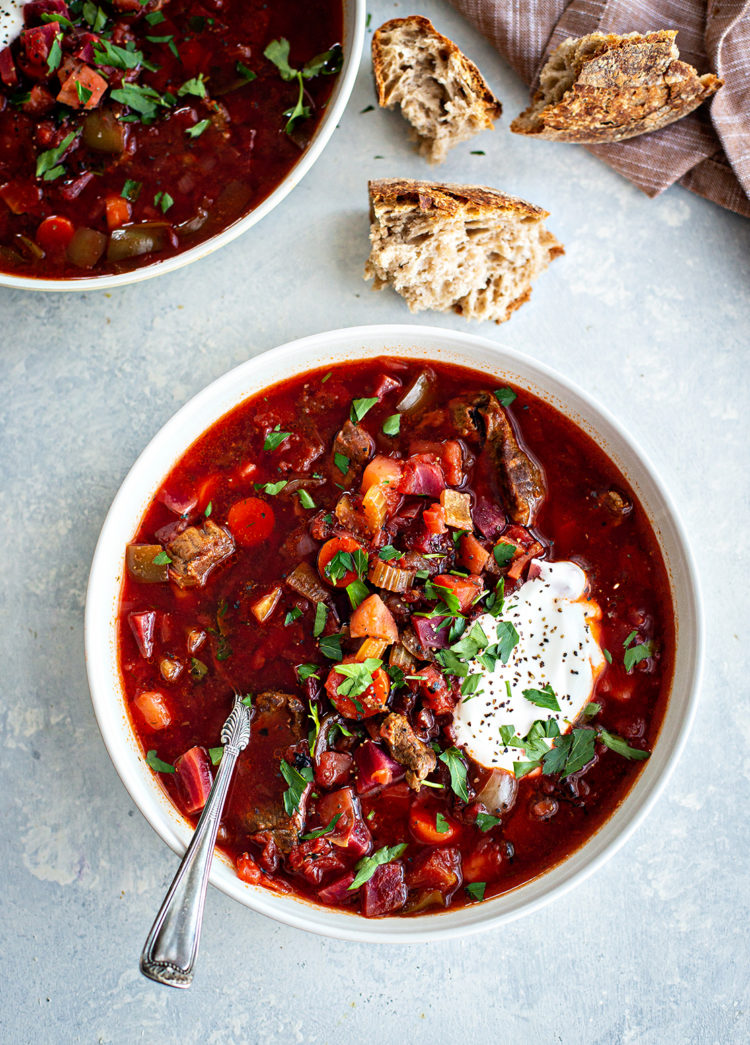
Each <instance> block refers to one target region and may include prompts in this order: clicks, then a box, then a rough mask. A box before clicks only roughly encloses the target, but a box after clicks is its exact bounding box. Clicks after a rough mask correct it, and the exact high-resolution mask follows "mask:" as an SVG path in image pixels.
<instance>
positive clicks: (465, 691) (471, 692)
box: [461, 675, 482, 703]
mask: <svg viewBox="0 0 750 1045" xmlns="http://www.w3.org/2000/svg"><path fill="white" fill-rule="evenodd" d="M481 681H482V676H481V675H467V676H466V678H465V679H464V680H463V682H462V683H461V696H462V697H463V698H464V703H465V702H466V701H467V700H471V698H472V697H476V696H478V695H479V694H480V693H481V692H482V690H480V688H479V683H480V682H481Z"/></svg>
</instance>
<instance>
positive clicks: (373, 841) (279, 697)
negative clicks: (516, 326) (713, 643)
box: [86, 325, 701, 942]
mask: <svg viewBox="0 0 750 1045" xmlns="http://www.w3.org/2000/svg"><path fill="white" fill-rule="evenodd" d="M86 656H87V666H88V674H89V682H90V688H91V693H92V699H93V703H94V709H95V713H96V716H97V719H98V722H99V726H100V729H101V732H102V735H103V737H104V741H105V743H106V745H107V748H108V750H109V753H110V755H111V757H112V759H113V761H114V763H115V766H116V768H117V770H118V772H119V774H120V777H121V778H122V780H123V783H124V784H125V786H126V788H127V789H128V791H129V792H130V795H131V796H132V798H133V800H134V801H135V802H136V804H137V805H138V806H139V808H140V809H141V811H142V812H143V813H144V815H145V816H146V818H147V819H148V820H149V822H150V823H151V824H152V826H153V827H154V828H155V830H156V831H157V833H158V834H159V835H160V837H161V838H162V839H163V840H164V841H165V842H166V843H167V844H168V845H169V846H170V847H171V848H172V849H173V850H175V852H178V853H179V852H182V851H183V850H184V849H185V847H186V845H187V843H188V841H189V838H190V833H191V830H192V829H193V826H194V824H195V823H196V820H197V817H198V816H199V815H200V811H201V809H202V806H203V804H204V802H205V800H206V796H207V794H208V790H209V788H210V786H211V782H212V780H213V776H214V774H215V773H216V767H217V765H218V763H219V762H220V760H221V757H222V749H221V745H220V740H219V736H220V731H221V726H222V723H223V721H224V719H225V718H226V715H227V713H228V710H229V709H230V708H231V706H232V701H233V699H234V694H235V693H236V694H240V695H241V696H242V698H243V700H244V701H245V702H246V703H247V705H248V706H249V707H250V708H251V709H252V715H253V720H252V734H251V739H250V743H249V744H248V747H247V749H246V750H245V751H244V752H242V754H241V755H240V758H239V762H238V766H237V770H236V775H235V778H234V782H233V785H232V790H231V791H230V794H229V799H228V802H227V806H226V809H225V813H224V817H223V820H222V825H221V829H220V834H219V843H218V848H217V853H216V857H215V860H214V865H213V869H212V881H213V883H214V884H215V885H216V886H217V887H218V888H220V889H222V890H223V891H224V892H225V893H227V895H229V896H231V897H233V898H234V899H236V900H239V901H240V902H241V903H243V904H245V905H247V906H248V907H250V908H252V909H253V910H255V911H259V912H261V913H263V914H266V915H269V916H271V917H273V918H276V919H278V920H279V921H282V922H285V923H287V924H289V925H294V926H297V927H299V928H303V929H307V930H310V931H313V932H317V933H322V934H325V935H330V936H334V937H340V938H345V939H356V940H372V941H390V942H397V941H412V940H425V939H431V938H435V937H440V936H452V935H462V934H465V933H469V932H473V931H476V930H479V929H484V928H488V927H492V926H497V925H499V924H501V923H503V922H505V921H508V920H510V919H512V918H515V917H517V916H518V915H520V914H522V913H525V912H529V911H531V910H534V909H536V908H538V907H539V906H540V905H542V904H543V903H546V902H548V901H549V900H551V899H552V898H553V897H558V896H560V895H561V894H562V893H564V892H565V891H566V890H567V889H569V888H570V887H571V886H573V885H574V884H575V883H577V882H580V880H581V879H582V878H583V877H585V876H586V875H588V874H589V873H590V872H592V871H593V870H594V869H595V868H597V867H599V866H600V865H601V864H602V863H604V861H605V860H606V858H607V857H608V856H610V855H611V854H612V853H613V852H614V851H615V850H616V849H617V848H618V846H619V845H621V844H622V843H623V842H624V841H625V839H626V838H627V837H628V835H629V834H630V833H631V832H632V830H633V829H634V828H635V826H636V824H637V823H638V822H639V820H640V819H641V818H642V817H643V816H644V815H645V813H646V812H647V810H648V809H649V808H650V806H651V805H652V804H653V803H654V801H655V799H656V797H657V795H658V793H659V790H660V789H661V787H662V786H663V785H664V783H665V781H666V779H667V776H668V774H669V772H670V770H671V768H672V767H673V765H674V763H675V761H676V759H677V757H678V755H679V752H680V749H681V747H682V745H683V742H684V740H685V737H686V733H687V730H688V728H689V724H690V720H691V717H692V713H693V709H694V702H695V695H696V686H697V682H698V678H699V672H700V656H701V619H700V611H699V601H698V591H697V585H696V579H695V570H694V567H693V564H692V560H691V555H690V552H689V549H688V545H687V542H686V539H685V536H684V533H683V530H682V527H681V525H680V522H679V520H678V518H677V516H676V514H675V510H674V508H673V506H672V503H671V501H670V499H669V496H668V494H667V492H666V491H665V489H664V487H663V485H662V483H661V482H660V480H659V479H658V477H657V476H656V474H655V472H654V469H653V467H652V466H651V464H650V463H649V461H648V459H647V458H646V456H645V455H644V453H643V452H642V451H641V450H640V449H639V448H638V447H637V445H636V444H635V442H634V441H633V439H632V438H631V437H630V435H628V434H627V433H626V432H625V431H624V430H623V429H622V428H621V427H620V425H619V424H618V423H617V422H616V421H615V420H614V418H613V417H612V416H611V415H610V414H609V413H608V412H607V411H606V410H605V409H603V408H602V407H600V406H598V405H597V404H596V403H595V402H594V401H593V400H592V399H591V398H590V397H589V396H588V395H587V394H586V393H584V392H583V391H581V390H580V389H578V388H576V387H575V386H574V385H573V384H572V383H570V382H569V381H568V380H567V379H565V378H563V377H561V376H560V375H558V374H556V373H554V372H553V371H551V370H549V369H548V368H547V367H545V366H543V365H542V364H540V363H538V362H536V361H534V360H532V359H530V358H528V357H526V356H524V355H522V354H520V353H518V352H516V351H514V350H512V349H509V348H503V347H500V346H498V345H497V344H496V343H494V342H492V341H489V340H485V339H483V338H479V337H474V336H469V335H466V334H462V333H454V332H451V331H448V330H442V329H439V328H431V327H420V326H410V325H400V326H371V327H359V328H351V329H345V330H338V331H333V332H328V333H324V334H317V335H314V336H312V337H307V338H304V339H302V340H299V341H295V342H292V343H290V344H288V345H285V346H283V347H280V348H276V349H274V350H273V351H270V352H266V353H264V354H262V355H260V356H258V357H256V358H254V359H251V360H249V361H248V362H246V363H244V364H242V365H241V366H239V367H237V368H236V369H235V370H232V371H231V372H230V373H228V374H226V375H224V376H223V377H221V378H219V379H218V380H217V381H215V382H214V383H213V384H211V385H210V386H209V387H208V388H206V389H205V390H203V391H202V392H200V393H199V394H198V395H197V396H196V397H195V398H194V399H192V400H191V401H190V402H189V403H187V405H186V406H184V407H183V408H182V409H181V410H180V411H178V413H177V414H176V415H175V416H174V417H173V418H172V420H171V421H169V422H168V423H167V424H166V425H165V426H164V428H163V429H162V430H161V431H160V432H159V434H158V435H157V436H156V437H155V438H154V439H153V441H152V442H151V443H150V444H149V446H147V447H146V449H145V450H144V451H143V453H142V454H141V456H140V458H139V459H138V461H137V462H136V463H135V465H134V466H133V468H132V470H131V471H130V473H129V475H128V476H127V478H126V479H125V481H124V483H123V485H122V487H121V489H120V491H119V493H118V494H117V496H116V498H115V501H114V503H113V505H112V508H111V510H110V512H109V514H108V516H107V519H106V522H105V524H104V527H103V529H102V533H101V537H100V539H99V543H98V546H97V549H96V553H95V556H94V561H93V565H92V570H91V576H90V581H89V590H88V597H87V607H86ZM633 891H634V895H633V897H631V904H632V903H637V902H638V901H637V886H636V885H634V886H633Z"/></svg>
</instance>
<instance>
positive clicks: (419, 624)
mask: <svg viewBox="0 0 750 1045" xmlns="http://www.w3.org/2000/svg"><path fill="white" fill-rule="evenodd" d="M411 622H412V626H413V627H414V630H415V631H416V633H417V638H418V639H419V641H420V643H421V645H422V646H424V647H425V649H445V648H446V646H449V645H450V638H449V635H450V630H451V629H450V617H419V616H416V615H415V616H413V617H412V619H411ZM440 625H442V627H441V626H440Z"/></svg>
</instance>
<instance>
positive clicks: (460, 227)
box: [365, 178, 564, 323]
mask: <svg viewBox="0 0 750 1045" xmlns="http://www.w3.org/2000/svg"><path fill="white" fill-rule="evenodd" d="M369 192H370V219H371V224H370V243H371V249H370V257H369V259H368V261H367V265H366V266H365V279H373V280H374V281H375V284H374V288H375V290H380V289H381V288H382V287H384V286H386V285H388V286H391V287H393V289H394V290H395V291H396V292H397V293H398V294H400V295H401V297H403V298H404V299H405V301H406V303H407V305H408V306H409V308H410V310H411V311H412V312H420V311H422V310H423V309H435V310H437V311H439V312H447V311H449V310H452V311H454V312H457V313H458V314H459V315H462V316H466V318H467V319H492V320H494V321H495V322H496V323H503V322H504V321H505V320H506V319H508V318H509V317H510V314H511V313H512V312H513V311H514V310H515V309H517V308H519V307H520V306H521V305H522V304H523V303H524V301H527V300H528V298H529V296H530V294H531V284H532V282H533V280H534V279H535V278H536V277H537V276H538V275H539V273H540V272H542V271H543V270H544V269H545V268H546V267H547V265H548V264H549V262H550V261H551V259H552V258H554V257H557V255H558V254H563V253H564V250H563V247H562V246H561V244H559V243H558V242H557V240H556V239H555V237H554V236H553V235H552V233H551V232H548V231H547V229H546V228H545V227H544V219H545V218H546V217H547V216H548V214H547V211H546V210H542V209H541V208H539V207H535V206H533V205H532V204H531V203H527V202H526V201H525V200H521V199H518V198H516V197H515V196H507V195H506V194H505V193H504V192H498V191H497V190H496V189H489V188H486V187H485V186H481V185H444V184H437V183H434V182H426V181H406V180H402V179H398V178H391V179H386V180H383V181H371V182H370V184H369Z"/></svg>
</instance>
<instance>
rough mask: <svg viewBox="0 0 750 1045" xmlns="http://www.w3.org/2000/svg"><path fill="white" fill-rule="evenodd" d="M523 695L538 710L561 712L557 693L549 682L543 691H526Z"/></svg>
mask: <svg viewBox="0 0 750 1045" xmlns="http://www.w3.org/2000/svg"><path fill="white" fill-rule="evenodd" d="M523 695H524V696H525V697H526V699H527V700H530V701H531V703H532V704H536V706H537V707H538V708H547V709H548V710H549V711H560V710H561V709H560V705H559V704H558V702H557V697H556V696H555V691H554V690H553V688H552V686H550V684H549V682H548V683H547V684H546V685H545V686H544V687H543V688H542V689H525V690H523Z"/></svg>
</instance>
